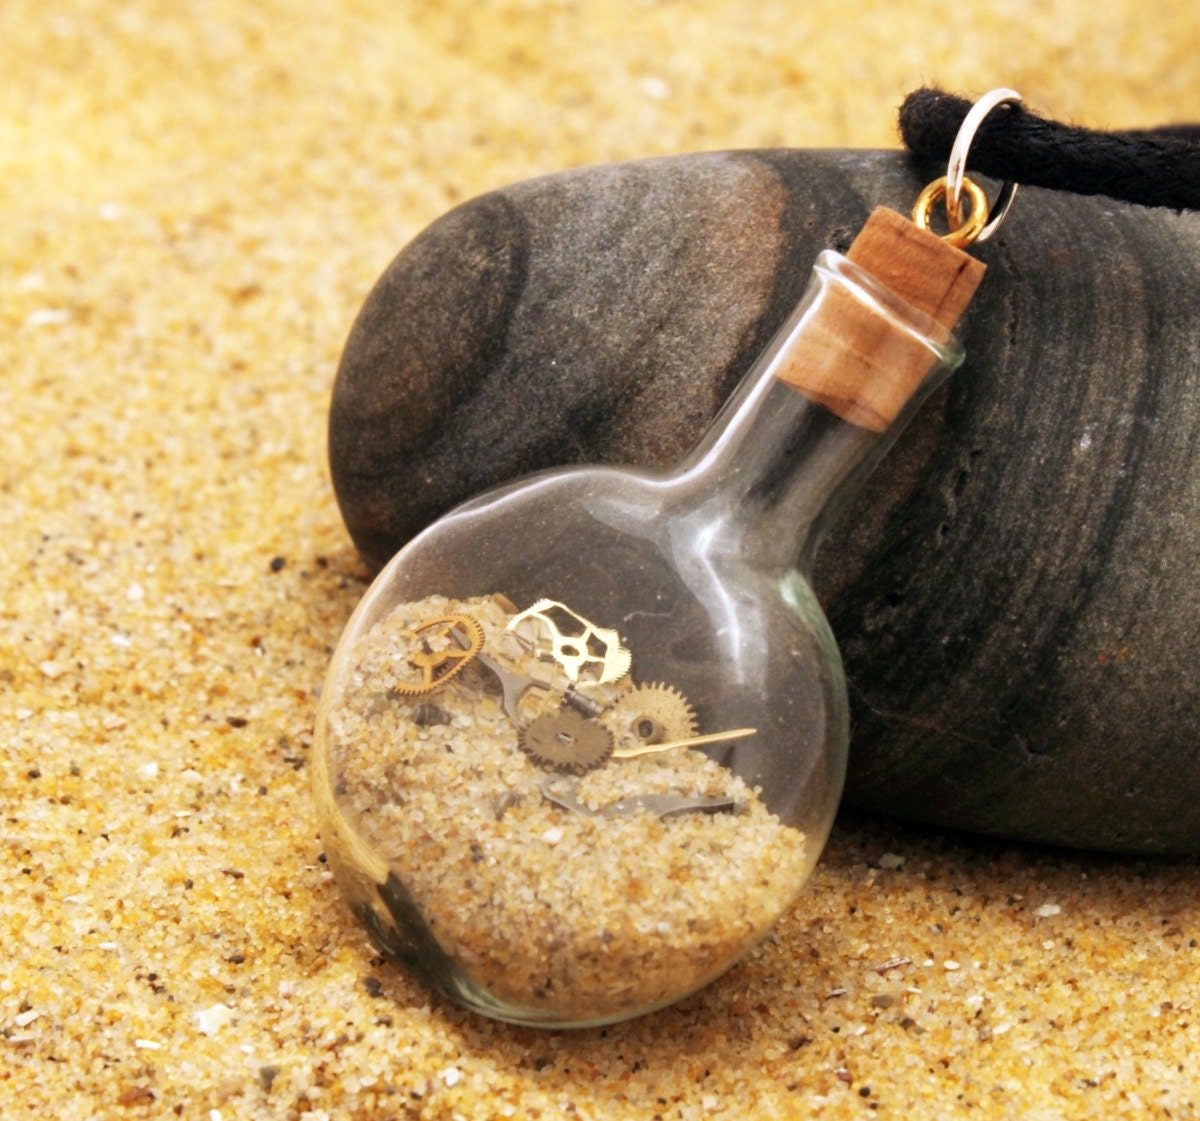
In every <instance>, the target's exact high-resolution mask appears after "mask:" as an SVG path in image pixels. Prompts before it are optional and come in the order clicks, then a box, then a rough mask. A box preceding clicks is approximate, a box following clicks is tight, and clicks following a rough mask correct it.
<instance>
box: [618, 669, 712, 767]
mask: <svg viewBox="0 0 1200 1121" xmlns="http://www.w3.org/2000/svg"><path fill="white" fill-rule="evenodd" d="M604 722H605V724H606V725H607V726H608V727H609V728H610V729H611V730H612V732H613V734H614V736H615V737H616V741H617V745H618V749H617V754H620V748H622V747H641V746H644V745H647V744H656V743H673V742H674V741H675V740H686V739H690V738H691V737H692V736H694V735H696V733H697V732H698V730H699V725H698V724H697V722H696V714H695V712H694V711H693V710H692V706H691V705H690V704H689V703H688V699H687V697H685V696H684V695H683V694H682V693H681V692H679V690H678V689H676V688H675V687H674V686H672V685H664V684H661V683H656V684H653V685H635V686H633V687H632V688H630V689H626V690H625V692H623V693H622V694H621V695H620V696H618V697H617V699H616V700H615V701H614V702H613V706H612V708H610V709H609V710H608V712H606V713H605V714H604Z"/></svg>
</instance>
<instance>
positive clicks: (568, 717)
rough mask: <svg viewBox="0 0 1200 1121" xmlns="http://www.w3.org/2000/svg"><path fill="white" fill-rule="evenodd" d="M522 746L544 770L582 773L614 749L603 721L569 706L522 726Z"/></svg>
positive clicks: (609, 733)
mask: <svg viewBox="0 0 1200 1121" xmlns="http://www.w3.org/2000/svg"><path fill="white" fill-rule="evenodd" d="M520 744H521V750H522V751H524V752H525V754H526V755H528V756H529V758H530V759H531V760H532V762H533V763H534V764H536V765H537V766H539V767H541V768H542V769H543V770H546V771H557V772H559V773H560V774H573V775H582V774H586V773H587V772H588V771H594V770H595V769H596V768H597V767H601V766H603V765H604V764H605V763H606V762H607V761H608V758H609V756H610V755H612V750H613V737H612V732H610V731H609V730H608V729H607V728H606V727H604V725H603V724H597V723H596V721H594V720H588V719H587V718H586V717H584V716H580V715H579V713H577V712H575V711H573V710H572V709H569V708H564V709H562V710H561V711H560V712H555V713H546V714H545V715H544V716H539V717H538V718H537V719H536V720H534V721H533V722H532V723H531V724H530V725H529V726H528V727H527V728H524V729H522V731H521V738H520Z"/></svg>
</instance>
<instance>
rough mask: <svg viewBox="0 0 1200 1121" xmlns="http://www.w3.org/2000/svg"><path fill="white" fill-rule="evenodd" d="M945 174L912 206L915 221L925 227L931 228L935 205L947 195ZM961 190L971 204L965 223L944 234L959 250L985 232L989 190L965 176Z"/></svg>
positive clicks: (926, 228)
mask: <svg viewBox="0 0 1200 1121" xmlns="http://www.w3.org/2000/svg"><path fill="white" fill-rule="evenodd" d="M947 189H948V187H947V183H946V177H945V176H944V175H943V176H942V177H941V178H940V179H935V180H934V181H933V182H932V183H930V184H929V186H928V187H926V188H925V190H923V191H922V192H921V193H920V194H919V195H918V196H917V201H916V203H915V205H914V206H913V212H912V217H913V221H914V222H915V223H916V224H917V225H918V226H920V227H921V229H923V230H928V229H930V225H929V216H930V215H931V214H932V213H933V208H934V205H935V204H936V203H938V202H941V200H942V199H944V198H945V197H946V192H947ZM962 189H963V191H964V192H965V194H966V196H967V200H968V201H969V202H970V204H971V208H970V210H969V211H968V212H967V215H966V217H965V218H964V219H963V222H962V225H961V226H959V227H958V229H956V230H951V231H950V232H949V233H947V234H942V235H941V237H942V240H943V241H944V242H947V243H948V244H950V245H953V246H954V247H955V248H956V249H963V248H965V247H966V246H968V245H970V244H971V242H973V241H975V240H976V239H977V238H978V237H979V235H980V234H981V233H982V232H983V229H984V227H985V226H986V225H987V220H988V199H987V192H986V191H985V190H984V189H983V188H982V187H981V186H980V185H979V184H978V183H976V182H975V180H974V179H968V178H967V177H966V176H963V181H962Z"/></svg>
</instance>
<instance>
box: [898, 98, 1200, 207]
mask: <svg viewBox="0 0 1200 1121" xmlns="http://www.w3.org/2000/svg"><path fill="white" fill-rule="evenodd" d="M970 108H971V102H970V101H968V100H967V99H965V98H962V97H955V96H953V95H952V94H948V93H943V92H942V91H941V90H936V89H921V90H915V91H914V92H913V93H910V94H909V95H908V97H906V98H905V99H904V104H903V105H902V106H901V107H900V134H901V136H902V137H903V138H904V143H905V144H906V145H907V146H908V148H909V149H910V151H912V153H913V154H914V155H916V156H917V157H918V158H920V159H923V160H930V161H933V160H938V161H943V162H944V161H945V160H947V159H948V158H949V156H950V149H951V147H952V146H953V144H954V138H955V136H956V135H957V134H958V130H959V126H960V125H961V124H962V122H963V118H964V117H965V116H966V115H967V113H968V111H969V110H970ZM967 169H968V170H974V171H977V172H978V173H979V174H980V175H987V176H990V177H991V178H993V179H1008V180H1012V181H1013V182H1014V183H1023V184H1028V185H1029V186H1033V187H1050V188H1052V189H1054V190H1059V191H1072V192H1074V193H1075V194H1079V195H1107V196H1108V197H1109V198H1114V199H1122V200H1123V201H1125V202H1134V203H1140V204H1141V205H1142V206H1169V207H1171V208H1173V209H1175V210H1196V209H1200V125H1174V126H1169V127H1167V128H1162V129H1144V130H1137V131H1129V132H1100V131H1097V130H1094V129H1086V128H1076V127H1074V126H1072V125H1064V124H1060V123H1059V122H1057V121H1049V120H1046V118H1045V117H1039V116H1038V115H1037V114H1036V113H1032V112H1030V110H1028V109H1026V108H1025V107H1024V106H1023V105H1017V106H1012V105H1004V106H1001V107H1000V108H998V109H996V110H995V111H993V112H992V113H989V114H988V116H987V118H986V120H984V122H983V123H982V124H981V125H980V126H979V130H978V132H977V133H976V134H975V139H974V140H973V141H972V143H971V150H970V154H969V155H968V157H967Z"/></svg>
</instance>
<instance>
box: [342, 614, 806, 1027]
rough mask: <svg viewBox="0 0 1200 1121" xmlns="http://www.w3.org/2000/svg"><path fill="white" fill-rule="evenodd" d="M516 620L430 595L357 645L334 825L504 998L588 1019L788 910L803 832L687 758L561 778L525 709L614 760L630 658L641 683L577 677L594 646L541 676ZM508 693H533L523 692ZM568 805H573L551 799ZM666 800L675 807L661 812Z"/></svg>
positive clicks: (685, 977)
mask: <svg viewBox="0 0 1200 1121" xmlns="http://www.w3.org/2000/svg"><path fill="white" fill-rule="evenodd" d="M512 612H513V605H511V604H509V603H507V602H506V601H505V600H504V599H503V597H502V596H497V597H481V598H477V599H470V600H462V601H456V600H448V599H445V598H442V597H430V598H428V599H425V600H421V601H419V602H416V603H411V604H401V605H399V606H397V607H395V608H393V609H392V610H391V611H389V612H388V613H387V614H386V615H384V616H383V617H381V618H380V619H378V620H377V621H376V622H375V623H374V625H373V626H371V628H370V629H369V630H368V631H367V632H366V633H365V634H364V635H363V636H362V637H361V638H360V639H359V640H358V642H357V643H356V645H355V646H354V647H353V648H352V649H351V651H350V656H349V659H348V668H347V671H346V672H345V673H344V674H343V675H341V677H340V678H339V680H338V682H337V683H336V684H335V685H334V686H333V687H334V688H336V689H337V690H338V694H337V695H335V696H334V697H331V698H329V700H330V705H329V709H328V712H329V719H328V727H327V729H326V743H327V747H326V750H327V751H328V768H329V776H330V782H331V785H332V793H333V796H334V801H335V804H336V806H337V809H338V812H340V813H341V814H342V815H343V816H344V817H345V819H346V820H347V822H348V823H349V825H350V826H351V828H352V829H353V830H354V831H355V832H357V833H358V834H359V835H360V836H362V837H363V838H364V839H365V840H366V841H367V842H368V844H369V845H370V846H371V847H372V848H373V849H374V850H375V851H376V853H377V854H378V855H379V856H380V857H381V858H382V859H383V860H385V861H386V862H387V864H388V865H389V867H390V869H391V870H392V872H393V873H394V874H395V875H396V877H397V878H398V879H399V880H400V881H401V883H402V884H403V885H404V888H405V889H406V891H407V893H408V894H409V896H410V897H411V899H412V900H413V902H414V903H415V905H416V908H417V910H418V911H419V913H420V915H421V916H422V918H423V920H424V923H425V925H426V928H427V931H428V933H429V934H431V935H432V937H433V938H434V939H435V940H436V941H437V943H438V944H439V946H440V947H441V948H442V950H443V951H444V952H445V954H446V955H448V957H449V958H450V959H452V960H453V961H454V962H455V963H456V965H457V967H458V968H460V969H461V970H462V971H463V973H465V974H466V975H467V976H468V977H470V978H471V979H472V980H473V981H474V982H475V983H476V984H477V985H479V986H480V987H482V988H483V989H484V990H486V991H487V992H488V993H489V994H490V995H491V996H492V997H494V998H495V999H496V1000H499V1001H502V1002H504V1003H505V1004H508V1005H511V1006H513V1007H516V1008H520V1009H526V1010H545V1011H547V1012H548V1013H551V1014H553V1015H554V1016H555V1017H557V1018H560V1019H562V1020H564V1021H571V1020H577V1021H581V1022H582V1021H596V1020H599V1019H603V1018H612V1017H618V1016H620V1015H621V1014H623V1013H633V1012H637V1011H643V1010H646V1009H649V1008H653V1007H656V1006H659V1005H662V1004H664V1003H667V1002H669V1001H672V1000H675V999H678V998H679V997H680V996H682V995H685V994H686V993H688V992H690V991H692V990H694V989H696V988H698V987H699V986H701V985H703V984H704V983H706V982H707V981H709V980H711V979H712V978H713V977H715V976H716V975H718V974H719V973H721V972H723V971H724V970H725V969H727V968H728V967H729V966H730V965H731V964H733V962H735V961H736V960H737V959H738V958H740V957H741V956H742V955H743V954H744V953H745V952H746V951H747V950H748V949H749V948H750V947H751V946H753V945H754V944H755V943H756V942H757V941H758V940H759V939H761V938H762V937H763V935H765V934H766V933H767V931H769V930H770V928H771V926H772V925H773V924H774V923H775V922H776V921H777V920H778V918H779V917H780V915H781V913H782V912H783V911H784V910H786V909H787V908H788V907H789V906H790V905H791V903H792V901H793V899H794V898H795V895H796V893H797V891H798V889H799V886H800V885H801V884H802V882H803V880H804V878H805V876H806V875H807V871H808V869H807V862H806V854H805V847H806V846H805V838H804V835H803V833H801V832H800V831H799V830H797V829H794V828H792V827H790V826H788V825H785V824H784V823H782V822H781V821H780V820H779V819H778V818H777V817H776V816H775V815H774V814H772V813H771V812H770V811H769V810H768V809H767V807H766V806H765V805H764V804H763V802H762V801H761V799H760V797H759V795H758V793H757V792H756V791H755V790H753V789H750V788H749V787H748V786H747V785H746V784H745V783H744V782H743V781H742V779H740V778H739V777H738V776H736V775H735V774H733V773H732V772H730V771H729V770H727V769H726V768H724V767H722V766H720V765H719V764H718V763H716V762H715V761H714V760H712V759H711V758H709V757H708V756H707V755H706V754H705V753H704V752H703V751H702V750H699V749H696V748H676V749H673V750H667V751H663V752H661V753H650V754H645V755H639V756H635V757H626V758H619V757H613V756H612V755H611V754H606V753H605V752H604V751H600V752H599V754H604V755H605V756H606V757H605V758H604V759H603V760H602V761H597V759H596V757H595V755H594V754H593V755H590V756H588V758H587V759H586V760H585V761H584V762H582V763H579V764H578V765H577V766H574V767H571V766H570V765H569V763H570V760H567V761H566V762H564V761H563V760H561V759H560V760H558V761H557V765H555V763H554V762H553V761H551V760H547V759H544V758H539V757H538V753H537V752H536V751H532V752H531V747H530V742H529V739H530V736H529V729H530V727H531V725H532V724H533V723H534V722H535V721H537V720H538V718H539V716H542V717H545V718H546V720H548V721H551V726H553V721H554V720H558V719H563V720H566V719H567V717H569V718H570V719H571V720H573V721H574V724H575V725H579V726H583V725H585V724H586V725H591V726H598V727H599V728H600V729H602V731H594V730H589V729H588V728H584V729H583V730H585V731H588V735H589V736H594V737H595V744H593V745H592V746H593V747H597V746H599V747H603V746H604V745H603V744H602V742H601V741H602V740H603V737H604V736H607V746H608V748H609V749H611V748H612V747H613V746H614V745H615V746H616V750H617V751H618V752H620V751H621V750H622V749H623V748H626V749H627V748H628V747H629V744H630V742H631V740H636V738H637V736H638V735H646V734H648V731H647V721H640V722H638V721H637V720H635V721H634V722H635V724H636V725H637V726H636V727H627V726H626V725H625V724H624V723H623V721H622V715H621V714H623V713H624V714H625V715H626V716H628V709H629V707H630V706H629V702H628V700H623V699H622V698H627V697H628V696H630V695H631V694H630V690H634V689H636V687H635V686H634V685H633V680H636V671H637V651H636V650H635V651H632V652H631V654H632V658H631V662H632V664H631V667H630V668H631V671H632V675H634V676H633V677H631V676H630V675H629V674H626V675H624V676H622V678H621V679H620V680H618V681H615V682H600V681H596V680H594V679H589V674H591V675H592V678H594V677H595V674H594V672H593V671H594V670H595V669H596V667H597V666H599V665H600V663H601V657H600V655H599V654H596V653H595V651H597V650H599V649H600V647H599V646H598V645H597V644H596V642H595V641H592V642H591V643H590V644H589V643H580V644H578V645H575V646H573V647H567V646H564V645H562V644H560V646H559V649H558V654H559V655H561V658H560V662H559V663H555V661H554V660H553V659H552V658H548V657H547V654H546V650H545V648H544V645H543V647H542V648H540V649H539V648H538V644H537V642H536V641H531V640H530V639H529V637H528V636H529V633H530V632H529V631H528V630H527V631H526V639H525V640H524V641H518V640H517V639H515V638H514V634H513V630H512V627H511V624H512V621H513V613H512ZM464 618H465V619H466V622H459V623H444V622H443V623H442V624H441V625H439V622H438V621H439V620H453V619H459V620H463V619H464ZM469 624H471V625H469ZM475 624H477V630H476V627H475V626H474V625H475ZM468 631H474V632H475V633H474V634H469V633H468ZM607 633H609V634H615V632H607ZM534 637H535V638H536V635H535V636H534ZM414 643H418V644H419V645H418V646H417V647H414ZM474 645H478V651H477V652H476V651H473V650H472V649H471V647H472V646H474ZM414 648H417V649H419V650H420V651H421V653H420V654H419V655H414V653H413V651H414ZM439 649H441V650H444V651H445V652H446V653H445V657H444V659H443V660H442V661H441V662H439V661H438V651H439ZM564 651H565V652H566V653H564ZM572 652H573V653H574V654H575V655H576V660H575V662H574V663H573V664H572V663H571V662H570V657H569V655H570V654H571V653H572ZM603 654H604V657H608V652H607V651H604V652H603ZM414 659H415V660H416V661H417V662H419V663H420V664H419V665H414ZM431 665H432V666H435V667H436V668H435V669H434V670H432V671H430V670H429V669H428V667H429V666H431ZM422 667H425V669H424V673H425V677H426V680H425V681H424V682H423V683H422V682H421V681H420V675H421V673H422ZM564 667H565V669H566V670H571V669H572V668H574V669H575V670H576V671H577V673H576V675H575V676H576V679H575V680H574V681H572V680H570V679H569V678H570V674H569V673H567V672H564ZM451 669H452V670H453V672H450V671H451ZM439 673H442V674H444V677H442V678H441V679H439V680H437V681H435V682H433V683H431V682H430V681H429V680H428V679H429V678H430V677H431V676H433V677H437V675H438V674H439ZM414 675H416V676H414ZM514 680H518V681H521V682H527V681H536V682H537V684H536V685H533V686H526V688H525V689H524V690H523V691H521V690H519V689H517V688H513V687H512V682H513V681H514ZM506 685H507V686H508V687H507V689H506ZM426 686H430V687H428V688H427V687H426ZM655 688H658V687H657V686H656V687H655ZM581 693H582V694H584V697H583V699H580V694H581ZM662 693H666V694H668V695H667V696H666V697H665V699H666V700H668V701H669V700H671V697H670V695H669V694H670V690H669V689H667V690H660V691H659V693H658V694H656V695H658V696H660V698H661V694H662ZM632 695H634V696H638V695H642V694H637V693H634V694H632ZM518 696H519V699H518ZM568 697H573V706H572V704H568V703H565V698H568ZM671 707H672V706H671V705H667V706H666V708H667V710H670V709H671ZM675 707H676V708H678V709H679V710H680V712H681V713H683V712H687V711H688V710H687V709H686V705H684V704H677V705H675ZM576 709H582V710H583V711H584V713H586V714H587V715H586V716H582V715H578V714H576V715H571V714H572V713H574V712H575V710H576ZM555 713H566V716H565V717H561V718H560V717H558V716H555V715H554V714H555ZM663 719H664V720H665V721H666V722H667V724H668V725H669V724H670V722H671V718H670V717H669V716H664V717H663ZM573 726H574V725H573ZM671 731H672V730H671V729H670V728H668V730H667V733H666V734H667V735H668V736H669V735H670V734H671ZM674 731H675V732H677V731H678V729H674ZM701 731H709V729H701ZM660 734H662V733H661V731H660ZM523 737H524V740H523ZM583 746H584V747H587V746H588V745H586V744H585V745H583ZM564 771H566V772H572V773H566V774H564V773H560V772H564ZM562 791H569V798H560V799H558V800H556V799H555V798H554V797H553V796H552V795H554V794H556V793H558V792H562ZM655 795H658V796H663V797H660V798H659V799H658V800H657V801H655V799H654V797H652V796H655ZM564 803H565V804H564ZM692 803H699V804H701V805H702V806H703V807H704V808H687V806H688V805H690V804H692ZM712 805H719V806H720V808H719V809H717V810H712V809H711V808H708V807H711V806H712ZM568 806H569V807H571V808H568ZM664 806H665V807H667V808H668V809H670V807H672V806H675V807H683V808H677V809H675V810H674V811H672V812H667V813H666V814H665V816H659V813H660V812H661V811H662V810H663V808H664Z"/></svg>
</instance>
